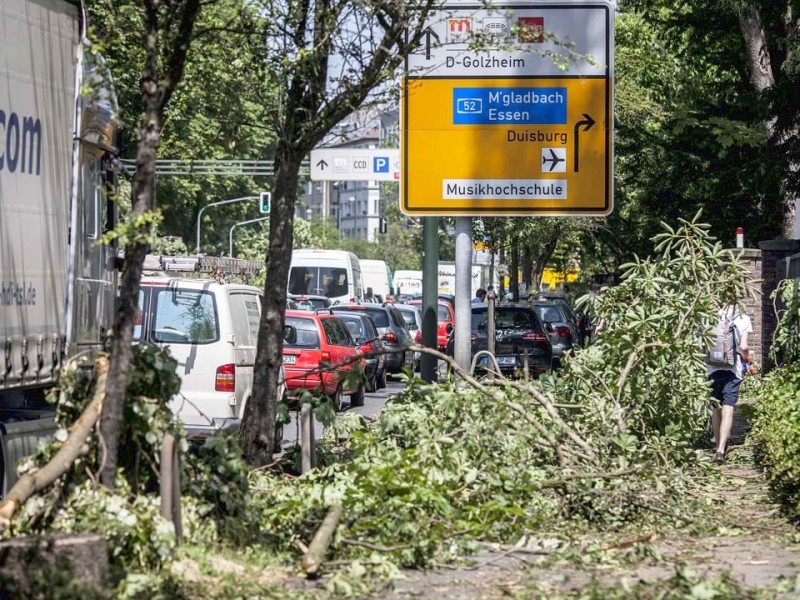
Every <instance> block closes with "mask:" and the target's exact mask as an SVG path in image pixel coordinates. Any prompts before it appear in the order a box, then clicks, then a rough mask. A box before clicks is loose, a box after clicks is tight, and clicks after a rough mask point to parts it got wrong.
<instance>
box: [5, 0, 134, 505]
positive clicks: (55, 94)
mask: <svg viewBox="0 0 800 600" xmlns="http://www.w3.org/2000/svg"><path fill="white" fill-rule="evenodd" d="M0 22H2V23H3V24H4V25H5V27H4V29H3V31H4V34H3V38H2V40H0V46H2V51H0V355H2V358H3V361H2V362H0V438H2V439H1V441H2V444H0V449H2V451H3V459H4V466H3V469H2V470H1V472H0V476H2V474H5V477H4V478H3V480H4V481H2V482H0V484H2V485H0V490H3V489H4V488H6V487H7V486H8V483H10V478H13V468H14V462H15V459H16V458H17V457H20V456H23V455H24V454H26V453H27V452H29V451H30V450H32V447H31V446H32V445H33V444H35V441H36V439H35V438H36V435H37V433H36V432H37V431H39V432H41V433H42V435H44V431H45V429H47V423H46V422H47V421H48V420H49V419H46V418H45V419H41V418H42V417H47V416H49V413H48V410H47V407H46V405H45V404H44V403H43V402H42V399H43V397H44V393H45V392H46V390H47V389H48V388H49V387H50V386H52V384H53V381H54V378H55V375H56V373H57V371H58V368H59V367H60V365H61V364H62V363H63V361H64V360H65V359H66V358H67V357H71V356H74V355H76V354H77V353H79V352H82V351H84V350H94V349H97V348H100V347H101V346H102V345H103V343H104V342H105V339H106V336H107V335H108V332H109V331H110V328H111V323H112V319H113V311H114V304H115V302H114V299H115V295H116V264H115V263H116V249H115V248H111V247H107V246H102V245H99V244H97V242H98V240H99V238H100V237H101V236H102V235H103V233H104V232H105V231H107V230H108V229H110V228H112V227H113V226H114V224H115V217H116V211H115V205H114V204H113V203H112V202H111V201H110V198H109V196H110V192H111V191H112V190H113V189H114V187H115V185H116V176H115V173H114V171H113V169H112V168H111V164H112V160H113V157H114V156H115V155H116V154H117V151H118V143H117V139H118V132H119V126H120V122H119V117H118V110H117V102H116V96H115V94H114V91H113V87H112V86H111V84H110V81H111V80H110V77H109V76H108V73H107V69H106V68H105V66H104V64H103V62H102V59H101V58H99V57H97V56H92V55H91V54H89V53H88V52H85V48H84V44H83V40H84V33H85V30H86V22H85V13H84V11H83V9H82V6H81V4H80V3H79V2H77V1H74V2H70V1H66V0H0ZM37 419H41V420H37Z"/></svg>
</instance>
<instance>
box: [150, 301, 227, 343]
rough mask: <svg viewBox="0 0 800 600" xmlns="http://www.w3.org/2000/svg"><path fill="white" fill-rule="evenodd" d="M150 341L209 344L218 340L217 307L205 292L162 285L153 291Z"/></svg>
mask: <svg viewBox="0 0 800 600" xmlns="http://www.w3.org/2000/svg"><path fill="white" fill-rule="evenodd" d="M154 300H155V302H154V306H155V309H154V311H153V312H154V314H153V341H154V342H158V343H164V344H209V343H211V342H216V341H217V340H219V323H218V317H217V307H216V304H215V302H214V296H213V294H211V293H209V292H205V291H196V290H178V289H170V288H163V289H160V290H158V291H156V292H155V296H154Z"/></svg>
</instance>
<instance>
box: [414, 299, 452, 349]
mask: <svg viewBox="0 0 800 600" xmlns="http://www.w3.org/2000/svg"><path fill="white" fill-rule="evenodd" d="M407 304H415V305H418V306H422V300H409V301H408V302H407ZM436 321H437V323H438V328H437V331H436V346H437V347H438V349H439V352H446V351H447V338H449V337H450V333H451V332H452V331H453V329H454V328H455V326H456V310H455V308H453V305H452V304H450V303H449V302H448V301H447V300H442V299H441V298H440V299H439V301H438V305H437V308H436Z"/></svg>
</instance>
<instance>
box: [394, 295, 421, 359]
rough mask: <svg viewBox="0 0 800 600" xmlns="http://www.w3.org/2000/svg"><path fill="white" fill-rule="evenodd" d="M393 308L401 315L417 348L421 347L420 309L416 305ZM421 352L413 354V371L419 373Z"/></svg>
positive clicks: (398, 305) (397, 305) (401, 305)
mask: <svg viewBox="0 0 800 600" xmlns="http://www.w3.org/2000/svg"><path fill="white" fill-rule="evenodd" d="M394 307H395V308H396V309H397V310H399V311H400V313H401V314H402V315H403V320H405V322H406V325H407V326H408V332H409V333H410V334H411V337H412V338H413V339H414V343H415V344H417V345H418V346H421V345H422V307H421V306H419V305H418V304H395V305H394ZM421 357H422V353H421V352H414V370H415V371H419V361H420V358H421Z"/></svg>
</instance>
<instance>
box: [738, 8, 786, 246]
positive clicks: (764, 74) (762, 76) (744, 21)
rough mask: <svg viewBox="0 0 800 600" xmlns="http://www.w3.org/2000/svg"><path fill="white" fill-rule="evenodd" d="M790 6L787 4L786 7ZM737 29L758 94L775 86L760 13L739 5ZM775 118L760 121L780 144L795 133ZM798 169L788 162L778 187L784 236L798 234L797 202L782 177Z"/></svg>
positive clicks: (776, 142)
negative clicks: (782, 129) (782, 127)
mask: <svg viewBox="0 0 800 600" xmlns="http://www.w3.org/2000/svg"><path fill="white" fill-rule="evenodd" d="M790 9H791V8H790V7H788V8H787V10H790ZM739 28H740V29H741V31H742V36H743V37H744V43H745V47H746V49H747V64H748V67H749V68H750V83H752V85H753V88H754V89H755V90H756V92H758V93H759V94H760V93H762V92H764V91H765V90H768V89H771V88H773V87H775V72H774V71H773V68H772V60H771V57H770V52H769V44H768V43H767V36H766V34H765V33H764V27H763V26H762V24H761V15H760V13H759V11H758V9H757V8H755V7H754V6H743V7H741V8H740V9H739ZM777 122H778V119H777V117H771V118H770V119H768V120H767V121H765V122H764V128H765V130H766V134H767V139H768V140H769V141H770V143H775V144H781V143H784V142H785V141H786V140H787V138H790V137H791V138H793V137H796V136H797V135H798V131H797V129H793V130H792V131H789V132H779V131H778V130H777ZM798 170H800V165H798V164H796V163H794V162H790V163H789V164H788V165H787V170H786V171H787V172H786V175H785V177H784V182H783V183H782V184H781V186H780V194H781V198H782V200H783V223H782V231H783V235H784V237H786V238H787V239H795V238H797V237H798V233H797V231H796V220H797V204H798V196H797V194H795V193H794V192H793V191H791V189H790V187H789V186H788V185H787V183H786V180H787V179H789V178H790V177H794V175H795V174H796V173H797V172H798Z"/></svg>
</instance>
